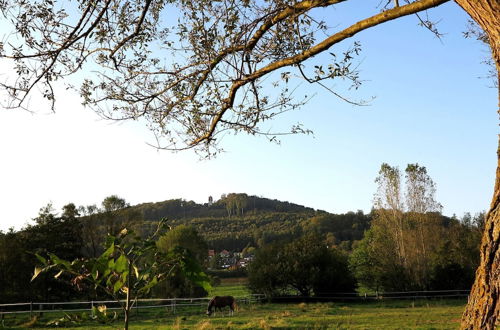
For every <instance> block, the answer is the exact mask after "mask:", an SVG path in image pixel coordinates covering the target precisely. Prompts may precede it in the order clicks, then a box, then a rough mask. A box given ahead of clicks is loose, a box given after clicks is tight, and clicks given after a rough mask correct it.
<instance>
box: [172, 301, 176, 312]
mask: <svg viewBox="0 0 500 330" xmlns="http://www.w3.org/2000/svg"><path fill="white" fill-rule="evenodd" d="M175 302H176V298H174V301H172V304H173V305H172V311H173V312H174V314H175Z"/></svg>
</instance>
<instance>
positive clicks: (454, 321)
mask: <svg viewBox="0 0 500 330" xmlns="http://www.w3.org/2000/svg"><path fill="white" fill-rule="evenodd" d="M464 306H465V301H464V300H418V301H389V300H388V301H380V302H364V303H289V304H267V303H264V304H248V305H246V304H241V305H240V306H239V310H238V311H237V312H236V313H235V314H234V316H228V312H227V310H226V312H225V313H224V314H223V315H221V314H220V313H217V314H216V315H215V316H212V317H207V316H206V315H205V314H204V310H203V308H194V309H192V310H189V311H179V312H178V313H177V314H175V315H174V314H171V313H170V312H168V311H166V310H162V309H157V310H150V311H140V312H139V314H133V315H132V320H131V327H130V328H131V329H137V330H138V329H287V328H292V329H313V328H315V329H456V328H458V325H459V322H460V316H461V313H462V311H463V308H464ZM48 319H49V318H47V316H44V318H43V319H42V320H39V321H38V322H36V324H33V325H32V326H35V327H33V328H34V329H42V328H43V327H41V326H42V324H43V322H47V320H48ZM6 321H7V320H6ZM12 321H13V320H10V321H8V323H10V324H9V325H10V326H11V328H13V329H18V328H24V327H26V326H27V323H26V321H27V319H25V321H24V327H23V326H21V324H22V323H21V322H20V320H18V322H12ZM5 325H7V323H5ZM120 327H121V323H120V321H116V322H114V323H112V324H111V325H99V324H97V323H94V322H93V321H92V322H90V321H87V322H85V323H83V324H80V325H73V326H72V327H69V328H63V329H117V328H120Z"/></svg>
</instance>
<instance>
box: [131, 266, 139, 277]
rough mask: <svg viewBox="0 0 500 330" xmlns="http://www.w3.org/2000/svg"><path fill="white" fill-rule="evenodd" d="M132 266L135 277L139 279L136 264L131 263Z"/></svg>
mask: <svg viewBox="0 0 500 330" xmlns="http://www.w3.org/2000/svg"><path fill="white" fill-rule="evenodd" d="M132 268H133V269H134V273H135V278H137V279H139V268H137V266H136V265H132Z"/></svg>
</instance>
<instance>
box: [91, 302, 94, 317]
mask: <svg viewBox="0 0 500 330" xmlns="http://www.w3.org/2000/svg"><path fill="white" fill-rule="evenodd" d="M90 315H91V316H92V317H95V315H94V301H93V300H92V301H91V302H90Z"/></svg>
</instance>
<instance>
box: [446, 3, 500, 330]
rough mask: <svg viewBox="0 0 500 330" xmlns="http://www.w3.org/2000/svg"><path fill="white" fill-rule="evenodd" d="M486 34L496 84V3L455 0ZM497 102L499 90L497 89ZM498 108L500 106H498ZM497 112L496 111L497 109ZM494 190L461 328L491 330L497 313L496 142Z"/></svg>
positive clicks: (499, 56)
mask: <svg viewBox="0 0 500 330" xmlns="http://www.w3.org/2000/svg"><path fill="white" fill-rule="evenodd" d="M455 1H456V2H457V3H458V4H459V5H460V6H461V7H462V8H463V9H464V10H465V11H466V12H467V13H468V14H469V15H470V16H471V17H472V19H474V21H476V23H478V24H479V25H480V26H481V27H482V28H483V30H484V31H485V32H486V34H487V35H488V39H489V44H490V47H491V50H492V54H493V59H494V61H495V64H496V68H497V78H498V79H499V82H500V1H499V0H455ZM499 102H500V90H499ZM499 108H500V103H499ZM498 112H499V113H500V109H499V110H498ZM497 156H498V165H497V171H496V179H495V188H494V192H493V199H492V201H491V205H490V210H489V212H488V215H487V216H486V223H485V228H484V233H483V239H482V242H481V251H480V252H481V262H480V265H479V268H478V269H477V271H476V280H475V282H474V285H473V287H472V291H471V293H470V296H469V302H468V304H467V307H466V309H465V312H464V314H463V316H462V324H461V328H462V329H495V325H496V324H497V320H498V318H499V316H500V315H499V314H500V248H499V247H500V141H499V147H498V150H497Z"/></svg>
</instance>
